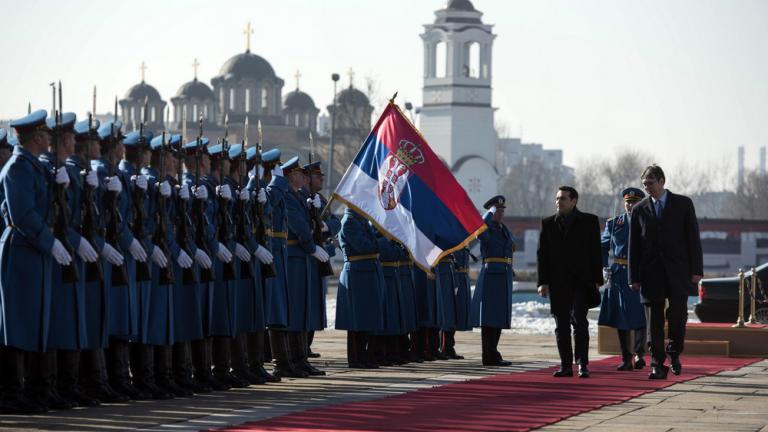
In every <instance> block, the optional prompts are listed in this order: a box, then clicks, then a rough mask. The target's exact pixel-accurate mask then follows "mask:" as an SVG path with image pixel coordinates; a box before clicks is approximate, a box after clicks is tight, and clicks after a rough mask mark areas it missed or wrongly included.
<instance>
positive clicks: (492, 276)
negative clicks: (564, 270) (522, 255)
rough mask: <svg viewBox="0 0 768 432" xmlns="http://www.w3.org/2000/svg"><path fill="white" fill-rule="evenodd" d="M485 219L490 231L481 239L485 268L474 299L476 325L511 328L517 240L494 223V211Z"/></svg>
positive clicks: (473, 316) (473, 314)
mask: <svg viewBox="0 0 768 432" xmlns="http://www.w3.org/2000/svg"><path fill="white" fill-rule="evenodd" d="M483 219H484V221H485V223H486V225H488V229H487V230H486V231H484V232H483V233H482V234H480V236H478V239H479V240H480V251H481V252H482V255H483V267H482V269H481V270H480V275H479V276H478V278H477V285H476V286H475V293H474V295H473V297H472V325H473V326H474V327H493V328H502V329H505V328H510V326H511V324H512V277H513V271H512V257H513V254H514V251H515V240H514V238H513V236H512V233H511V232H510V231H509V229H508V228H507V227H506V226H505V225H504V224H500V223H496V222H494V221H493V214H492V213H491V212H488V213H486V215H485V217H484V218H483Z"/></svg>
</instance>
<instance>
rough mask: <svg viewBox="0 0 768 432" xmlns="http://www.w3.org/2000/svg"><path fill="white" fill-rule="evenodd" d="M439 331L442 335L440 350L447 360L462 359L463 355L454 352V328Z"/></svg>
mask: <svg viewBox="0 0 768 432" xmlns="http://www.w3.org/2000/svg"><path fill="white" fill-rule="evenodd" d="M440 333H441V336H442V338H441V345H440V351H442V353H443V354H444V355H445V356H446V357H448V359H449V360H463V359H464V357H463V356H460V355H458V354H456V348H455V347H456V338H455V335H456V330H443V331H441V332H440Z"/></svg>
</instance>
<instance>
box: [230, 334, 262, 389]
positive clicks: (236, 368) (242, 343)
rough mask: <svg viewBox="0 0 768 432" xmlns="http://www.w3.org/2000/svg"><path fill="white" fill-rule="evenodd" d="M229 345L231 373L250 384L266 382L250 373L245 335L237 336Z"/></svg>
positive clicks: (249, 360) (249, 359)
mask: <svg viewBox="0 0 768 432" xmlns="http://www.w3.org/2000/svg"><path fill="white" fill-rule="evenodd" d="M230 343H231V347H230V349H231V353H232V373H233V374H234V375H235V376H237V377H238V378H240V379H242V380H244V381H248V383H250V384H256V385H259V384H265V383H266V382H267V381H266V380H265V379H264V378H263V377H262V376H260V375H257V374H255V373H253V372H251V368H250V366H249V364H250V362H251V358H250V356H249V355H248V338H247V336H246V334H245V333H240V334H238V335H237V336H236V337H235V338H234V339H232V341H231V342H230Z"/></svg>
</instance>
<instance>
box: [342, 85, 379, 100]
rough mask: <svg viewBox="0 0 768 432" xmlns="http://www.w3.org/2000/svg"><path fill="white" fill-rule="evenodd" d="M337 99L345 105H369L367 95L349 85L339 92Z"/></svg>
mask: <svg viewBox="0 0 768 432" xmlns="http://www.w3.org/2000/svg"><path fill="white" fill-rule="evenodd" d="M337 101H338V102H339V103H340V104H346V105H370V104H371V101H370V100H368V96H366V95H365V93H363V92H361V91H360V90H358V89H356V88H354V87H352V86H351V85H350V86H349V87H347V88H346V89H344V90H342V91H341V92H340V93H339V96H338V99H337Z"/></svg>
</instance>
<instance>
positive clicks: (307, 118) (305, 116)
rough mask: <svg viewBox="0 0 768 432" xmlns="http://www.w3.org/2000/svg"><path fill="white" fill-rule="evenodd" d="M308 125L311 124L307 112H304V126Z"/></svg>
mask: <svg viewBox="0 0 768 432" xmlns="http://www.w3.org/2000/svg"><path fill="white" fill-rule="evenodd" d="M310 126H312V125H311V124H310V123H309V113H305V114H304V127H310Z"/></svg>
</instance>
